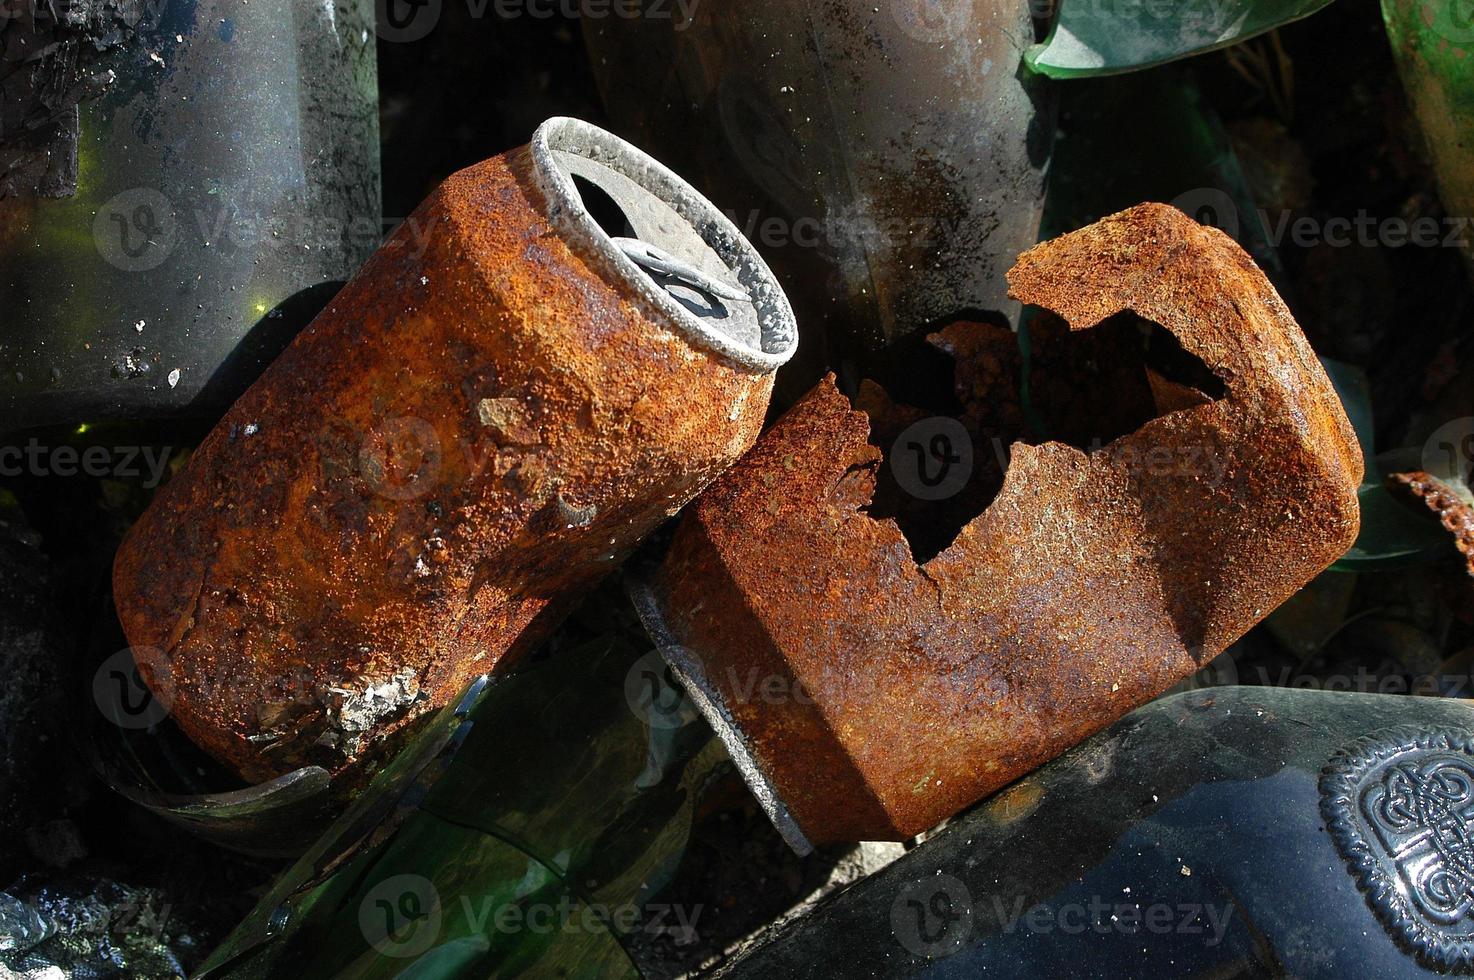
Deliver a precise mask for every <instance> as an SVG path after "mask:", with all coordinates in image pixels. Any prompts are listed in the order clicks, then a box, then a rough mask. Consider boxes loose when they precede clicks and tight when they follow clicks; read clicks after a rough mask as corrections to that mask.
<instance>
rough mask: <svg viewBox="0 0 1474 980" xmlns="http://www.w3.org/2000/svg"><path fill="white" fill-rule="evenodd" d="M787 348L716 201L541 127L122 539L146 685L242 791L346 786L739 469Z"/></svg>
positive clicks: (470, 173)
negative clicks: (320, 779) (317, 769)
mask: <svg viewBox="0 0 1474 980" xmlns="http://www.w3.org/2000/svg"><path fill="white" fill-rule="evenodd" d="M594 201H599V202H601V204H599V205H595V204H593V203H592V202H594ZM591 208H592V210H591ZM595 213H598V214H600V220H603V221H604V222H606V223H608V224H610V225H611V229H610V230H609V231H606V230H605V228H604V227H602V226H601V224H600V223H599V221H596V220H595V217H594V214H595ZM611 232H612V233H611ZM621 233H622V234H621ZM631 256H634V258H632V257H631ZM796 342H797V336H796V330H795V325H794V321H793V316H792V312H791V310H790V308H789V306H788V302H787V299H786V298H785V296H784V295H783V293H782V291H781V289H779V288H778V286H777V285H776V283H775V282H774V280H773V277H772V275H771V273H770V272H769V270H768V268H767V266H766V265H765V264H764V263H763V261H762V259H761V258H760V257H759V256H758V255H757V253H756V252H755V251H754V250H753V248H752V247H751V246H750V245H749V244H748V243H747V241H746V240H745V239H744V238H743V237H742V236H741V234H740V233H739V232H738V231H737V229H736V228H735V227H733V226H732V224H731V223H730V222H728V221H727V220H726V219H725V218H723V217H722V215H721V214H720V213H719V212H718V211H717V210H716V209H715V208H714V207H712V206H711V205H710V204H709V203H708V202H707V201H706V200H705V199H703V198H702V197H701V196H700V195H698V194H697V193H696V192H695V191H694V190H692V189H691V188H690V186H689V185H687V184H686V183H684V182H683V181H682V180H681V179H680V178H678V177H677V176H676V175H675V174H674V173H672V172H671V171H669V170H668V169H666V168H665V167H663V166H661V165H660V164H659V163H657V162H656V161H655V160H653V159H651V158H650V157H649V156H647V155H645V154H644V153H642V152H640V151H639V150H637V149H635V148H634V147H632V146H630V145H629V144H627V143H625V142H624V141H622V140H620V139H618V138H616V137H614V136H612V135H610V134H608V133H606V132H603V131H602V130H599V129H597V128H595V127H593V126H590V125H588V124H586V123H583V122H579V121H577V120H572V119H553V120H550V121H549V122H547V123H545V124H544V125H543V126H542V127H541V128H540V129H539V130H538V131H537V134H536V135H535V137H534V138H533V141H532V143H531V144H530V145H529V146H527V147H524V148H521V149H518V150H514V151H512V152H509V153H507V154H505V155H503V156H499V157H496V158H493V159H491V160H487V161H485V162H483V163H481V164H478V165H476V166H474V167H471V168H469V169H466V170H463V171H461V172H459V173H457V174H454V175H452V176H451V177H450V178H449V179H447V180H446V181H445V183H444V184H442V185H441V186H440V187H439V188H438V189H437V190H436V191H435V192H434V193H433V194H432V195H431V196H430V198H429V199H428V200H426V201H425V202H424V204H423V205H422V206H421V207H420V208H418V209H417V211H416V212H415V214H414V216H413V217H412V218H411V219H410V220H409V221H407V222H406V223H405V224H404V225H403V226H402V227H401V228H400V229H399V230H398V231H397V232H396V233H395V234H394V235H393V236H392V237H391V238H390V239H389V240H388V241H387V242H386V243H385V244H384V246H383V247H382V248H380V249H379V251H378V252H377V253H376V254H375V255H374V256H373V258H372V259H371V260H370V261H369V262H368V264H367V265H365V266H364V268H363V270H362V271H361V272H360V273H359V274H358V275H357V276H356V277H355V278H354V279H353V280H352V281H351V282H350V283H349V284H348V285H347V286H346V287H345V288H344V289H343V291H342V293H341V294H340V295H339V296H338V297H337V299H336V300H335V301H334V302H333V304H332V305H331V306H330V307H329V308H328V309H327V310H326V311H325V312H324V313H323V314H322V315H320V316H319V317H318V318H317V319H316V320H315V321H314V322H313V323H312V324H311V325H310V326H309V327H308V328H307V329H306V330H305V331H304V332H303V333H302V334H301V335H300V336H299V337H298V338H297V339H296V340H295V341H294V342H293V344H292V345H291V346H290V347H289V348H288V350H287V351H286V352H285V354H283V355H282V357H281V358H280V359H278V360H277V361H276V362H275V363H274V364H272V365H271V367H270V368H269V369H268V370H267V371H266V372H265V374H264V375H263V376H262V377H261V378H260V380H259V381H258V382H257V383H256V384H255V385H254V386H253V387H252V388H251V389H250V391H249V392H248V393H247V394H246V395H245V396H244V397H243V398H242V399H241V400H240V401H239V402H238V403H237V404H236V405H235V406H234V407H233V408H231V410H230V411H229V413H228V414H227V415H226V416H225V417H224V419H223V420H222V421H221V422H220V424H219V425H218V426H217V427H216V428H215V429H214V430H213V431H212V432H211V433H210V435H209V436H208V437H207V438H206V439H205V441H204V443H203V444H202V445H201V446H200V448H199V450H198V452H197V453H196V454H195V455H194V456H193V457H192V459H191V460H190V461H189V463H188V465H187V466H186V467H185V468H184V469H183V471H182V472H180V473H179V474H178V476H176V477H175V478H174V479H173V480H171V481H170V482H169V483H168V484H166V485H165V486H164V488H163V489H162V490H161V491H160V493H159V494H158V496H157V498H156V499H155V501H154V502H153V504H152V506H151V507H150V508H149V510H148V511H147V513H145V515H144V516H143V517H142V519H141V520H140V521H139V522H138V523H137V524H136V526H134V527H133V528H132V530H131V532H130V533H129V535H128V537H127V539H126V541H125V542H124V544H123V546H122V549H121V551H120V553H119V555H118V558H117V563H116V567H115V574H114V591H115V597H116V600H117V605H118V610H119V613H120V616H121V619H122V622H123V626H124V628H125V630H126V632H127V635H128V638H129V641H130V642H131V643H132V644H133V645H134V649H135V659H136V660H137V662H138V665H139V668H140V670H141V672H142V673H143V676H144V679H145V681H146V682H147V683H148V684H149V686H150V688H151V689H152V691H153V693H154V694H155V696H156V697H157V698H159V699H160V700H162V701H165V702H167V706H168V708H169V710H170V713H171V714H172V717H173V718H174V720H175V721H176V722H177V723H178V724H179V726H180V727H181V728H182V729H183V730H184V732H185V733H186V734H187V735H189V736H190V737H191V738H192V739H193V740H194V741H195V742H197V743H198V744H199V745H201V746H202V747H204V748H205V749H206V750H207V751H209V752H210V753H211V754H212V755H214V756H215V757H216V758H218V759H219V760H221V761H222V762H224V763H226V764H227V765H229V766H231V767H232V768H233V769H235V770H236V771H237V772H239V773H240V775H242V776H243V777H244V778H246V779H248V780H253V781H254V780H260V779H264V778H268V777H271V776H274V775H276V774H279V773H282V772H285V771H288V770H291V769H293V768H295V767H297V766H301V765H307V764H316V765H321V766H324V767H325V768H327V769H329V770H330V771H333V772H335V773H338V772H342V771H343V770H345V769H348V768H350V767H353V768H355V770H357V771H359V772H362V771H364V770H366V769H367V768H369V766H368V765H367V764H368V763H371V762H372V761H373V760H375V759H377V758H379V757H381V756H382V755H383V754H384V752H385V751H387V750H388V745H389V743H390V742H392V741H395V740H393V739H390V738H389V737H390V736H393V735H395V734H396V733H398V732H400V731H401V730H402V729H404V728H405V726H407V725H409V724H410V723H411V722H412V721H414V720H415V719H416V718H419V717H421V716H423V715H424V714H426V713H427V712H429V711H431V710H433V709H434V708H436V707H439V706H442V705H444V704H446V703H448V702H449V701H451V700H453V699H454V698H455V697H456V696H457V695H458V694H459V693H460V692H461V691H462V690H463V689H464V688H465V687H466V684H467V683H468V682H469V681H470V680H471V679H472V678H473V677H474V676H476V675H478V674H481V673H485V672H488V671H491V670H493V669H495V668H498V667H503V666H506V665H508V664H509V663H510V662H511V661H512V660H513V659H514V658H515V656H516V655H517V654H518V653H519V652H521V651H523V650H525V649H526V648H527V647H528V646H530V645H531V644H533V643H534V642H535V641H536V640H537V639H538V638H540V637H541V636H543V635H544V634H545V632H546V630H547V629H548V628H549V627H550V626H551V625H552V624H553V623H554V622H555V621H556V619H557V618H558V616H559V614H560V612H561V611H563V610H564V609H565V608H566V607H567V604H568V602H569V600H571V599H573V598H575V597H577V596H578V595H579V594H580V592H581V591H582V590H584V589H585V588H586V587H588V586H590V585H591V584H592V583H594V582H595V581H597V580H598V579H599V578H600V577H601V576H602V575H603V574H604V573H606V572H607V571H609V570H611V569H613V568H614V567H615V566H616V565H617V564H618V563H619V562H620V561H621V560H622V558H623V557H624V556H625V555H626V554H627V553H628V552H629V551H630V550H631V549H632V548H633V546H634V545H635V544H636V543H637V542H638V541H640V539H641V538H643V537H644V536H645V535H646V534H647V533H648V532H649V531H651V530H652V529H653V528H655V527H656V526H657V525H658V524H659V523H661V522H662V521H664V520H665V519H666V518H668V517H669V516H671V515H673V514H675V513H676V512H677V511H679V510H680V508H681V507H682V506H684V505H685V504H686V502H687V501H689V500H690V499H691V498H692V497H694V496H695V495H696V494H697V493H698V492H699V491H700V490H701V489H702V487H704V486H705V485H706V484H707V482H709V481H710V480H711V479H712V478H714V477H715V476H716V475H718V474H719V473H721V472H722V471H723V470H724V469H726V468H727V467H728V466H729V465H730V464H731V463H733V462H734V461H735V460H736V459H738V458H739V457H740V456H741V455H742V453H743V452H744V451H745V450H746V449H747V448H748V447H750V446H751V445H752V443H753V441H754V440H755V439H756V438H757V436H758V433H759V432H760V431H761V428H762V425H763V419H764V415H765V412H766V409H767V405H768V400H769V395H770V393H771V390H772V384H773V374H774V372H775V371H776V369H777V368H778V366H779V365H781V364H782V363H784V361H785V360H786V359H787V358H788V357H789V356H790V355H791V354H792V352H793V349H794V347H795V345H796Z"/></svg>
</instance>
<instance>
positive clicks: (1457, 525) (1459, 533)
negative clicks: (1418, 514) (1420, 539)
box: [1387, 471, 1474, 578]
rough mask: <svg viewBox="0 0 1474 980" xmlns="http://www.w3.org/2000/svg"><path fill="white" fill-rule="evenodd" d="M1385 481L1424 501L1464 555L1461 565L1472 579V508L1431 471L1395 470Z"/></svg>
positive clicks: (1473, 531) (1473, 533)
mask: <svg viewBox="0 0 1474 980" xmlns="http://www.w3.org/2000/svg"><path fill="white" fill-rule="evenodd" d="M1387 484H1388V486H1390V487H1391V488H1393V489H1394V490H1400V491H1402V492H1404V493H1406V494H1408V495H1410V496H1412V497H1414V498H1416V499H1417V500H1420V501H1422V502H1423V504H1424V505H1425V506H1426V507H1427V508H1428V510H1429V511H1431V512H1432V513H1433V516H1435V517H1437V518H1438V522H1439V523H1440V524H1442V525H1443V527H1444V530H1446V531H1448V533H1449V534H1452V535H1453V538H1454V546H1455V547H1456V548H1458V549H1459V553H1460V554H1462V555H1463V556H1464V565H1465V567H1466V568H1467V569H1468V571H1469V575H1470V577H1471V578H1474V507H1471V506H1470V505H1469V504H1468V503H1466V502H1465V501H1464V500H1463V499H1461V498H1460V497H1459V495H1458V493H1457V492H1456V491H1455V490H1454V488H1453V487H1451V486H1449V485H1448V484H1447V483H1445V482H1444V481H1442V480H1440V479H1438V478H1437V477H1436V476H1433V475H1432V474H1430V473H1424V472H1422V471H1416V472H1412V473H1394V474H1392V475H1391V476H1389V477H1388V478H1387Z"/></svg>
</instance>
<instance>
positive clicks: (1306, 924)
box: [725, 687, 1474, 980]
mask: <svg viewBox="0 0 1474 980" xmlns="http://www.w3.org/2000/svg"><path fill="white" fill-rule="evenodd" d="M1471 834H1474V710H1471V707H1470V705H1469V703H1468V702H1461V701H1449V700H1442V699H1432V698H1413V697H1391V696H1381V695H1358V694H1338V693H1325V692H1319V691H1305V690H1294V689H1283V688H1247V687H1235V688H1210V689H1206V690H1200V691H1195V692H1190V693H1187V694H1181V695H1177V696H1175V697H1171V698H1167V699H1164V700H1160V701H1156V702H1154V703H1152V704H1150V705H1148V706H1146V707H1144V708H1141V709H1139V710H1138V711H1136V712H1134V713H1133V714H1131V715H1129V716H1127V717H1126V718H1124V719H1122V720H1121V721H1120V722H1118V723H1117V724H1116V725H1114V726H1113V727H1111V728H1110V729H1108V730H1107V731H1105V732H1103V733H1101V734H1100V735H1098V736H1096V737H1095V738H1093V739H1091V740H1090V741H1088V742H1085V743H1083V744H1082V745H1080V746H1079V747H1077V748H1075V749H1074V750H1072V751H1070V752H1069V753H1067V754H1065V755H1064V756H1061V757H1060V758H1059V759H1057V760H1056V761H1055V762H1052V763H1050V764H1049V765H1048V766H1046V767H1044V768H1043V769H1040V770H1039V771H1037V772H1036V773H1034V774H1033V775H1031V776H1029V777H1027V778H1025V779H1023V780H1020V781H1019V782H1018V783H1015V784H1014V785H1013V786H1012V787H1011V788H1009V789H1008V790H1006V791H1004V792H1003V793H1000V794H999V795H997V796H995V797H993V798H992V799H991V800H990V801H988V802H987V803H986V804H984V805H982V806H980V807H978V808H977V809H975V810H973V811H971V812H970V813H968V814H967V815H966V816H964V817H961V818H959V819H958V820H956V821H954V822H953V823H952V824H951V825H950V826H948V827H947V828H946V829H945V830H944V831H942V832H941V833H939V834H938V835H937V836H935V837H933V838H931V839H929V840H927V841H926V842H925V843H924V844H922V845H921V846H920V847H918V848H916V849H915V850H913V851H911V852H910V853H908V854H907V855H905V856H904V857H903V858H901V859H900V860H898V861H897V862H896V863H894V864H892V865H891V866H890V867H888V868H886V869H885V870H884V871H882V872H880V873H878V874H876V875H874V876H872V877H870V878H868V879H866V880H864V881H862V882H860V883H859V884H857V885H855V886H853V887H851V888H850V889H849V890H848V891H846V892H844V893H842V894H841V895H839V896H837V897H836V898H834V899H832V900H830V901H829V902H827V903H825V904H822V905H820V906H819V907H818V908H817V909H815V910H814V911H813V912H812V913H810V914H809V915H808V916H806V917H805V918H803V919H800V920H798V921H797V922H795V923H794V924H793V925H792V926H791V927H789V928H786V929H784V930H781V931H780V932H778V933H777V934H776V935H774V936H772V937H770V938H769V939H768V940H767V941H766V942H765V943H764V944H763V945H761V946H759V947H758V948H757V949H756V950H755V951H754V952H753V953H752V954H751V955H749V956H748V957H747V958H745V959H744V960H743V961H742V962H741V963H740V964H739V965H738V966H737V967H736V968H734V969H733V970H732V971H731V972H730V973H729V974H725V975H726V976H729V977H732V978H742V980H746V978H759V977H761V978H767V977H793V978H800V977H846V978H848V977H858V976H865V977H982V976H986V977H1048V976H1072V977H1111V978H1115V977H1167V976H1170V977H1240V976H1293V977H1328V978H1330V977H1336V978H1339V977H1352V976H1362V977H1402V976H1425V975H1428V976H1431V975H1437V974H1440V973H1444V972H1465V973H1466V972H1469V970H1470V969H1471V967H1474V940H1471V937H1474V873H1471V870H1470V865H1469V860H1468V856H1469V849H1468V843H1467V842H1468V840H1469V839H1470V835H1471Z"/></svg>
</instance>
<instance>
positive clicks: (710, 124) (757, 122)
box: [584, 0, 1054, 367]
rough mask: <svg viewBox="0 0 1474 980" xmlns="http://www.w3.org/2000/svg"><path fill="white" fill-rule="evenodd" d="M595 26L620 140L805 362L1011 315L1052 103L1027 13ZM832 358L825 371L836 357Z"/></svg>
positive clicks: (917, 5)
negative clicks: (780, 318)
mask: <svg viewBox="0 0 1474 980" xmlns="http://www.w3.org/2000/svg"><path fill="white" fill-rule="evenodd" d="M641 11H642V12H641V15H640V16H638V17H605V18H597V19H596V18H586V19H585V21H584V26H585V31H584V36H585V40H586V42H587V44H588V47H589V50H590V53H591V55H592V58H593V65H594V70H595V75H596V78H597V79H598V82H599V87H600V92H601V94H602V95H603V97H604V101H605V104H606V107H607V109H608V111H609V115H610V118H611V119H612V120H613V121H614V123H615V125H616V126H617V127H618V128H619V130H620V131H621V133H622V135H626V136H629V137H633V138H635V139H636V142H638V143H640V144H641V145H643V146H646V147H647V148H649V149H650V151H651V152H652V153H654V154H655V155H656V156H658V157H660V158H661V159H663V160H665V161H667V162H668V163H669V164H670V165H671V166H672V167H674V168H675V169H676V170H677V171H678V172H680V173H683V174H684V175H685V176H686V177H687V179H689V180H691V181H692V182H693V183H694V184H696V186H697V187H698V188H700V189H701V190H703V192H704V193H706V194H707V196H709V197H710V198H711V199H712V200H713V201H715V202H716V203H717V205H718V206H719V207H722V208H724V209H726V210H728V212H729V215H732V216H734V219H735V221H736V224H737V225H738V227H739V228H742V229H743V230H744V232H745V234H746V235H747V237H748V238H749V239H751V240H752V242H753V243H754V244H755V245H756V246H757V247H758V249H759V250H760V251H761V252H762V253H763V255H764V257H765V258H767V259H768V261H769V264H771V265H772V266H773V269H774V271H775V272H776V273H777V275H778V278H779V280H780V281H781V282H782V284H783V287H784V289H785V290H786V291H787V293H788V294H789V296H790V297H791V298H792V300H793V305H794V308H795V310H796V312H797V314H798V320H799V324H800V327H801V329H803V330H804V336H805V341H806V342H805V345H804V349H803V350H802V351H801V352H800V359H801V360H802V361H803V362H804V363H805V364H808V365H809V366H810V367H813V366H814V365H817V364H822V363H824V360H823V355H824V353H825V352H824V343H823V341H825V340H829V341H831V342H832V343H833V344H834V346H835V348H836V351H835V353H836V354H838V355H845V354H853V355H855V356H862V357H863V356H864V352H866V351H872V352H873V351H875V350H877V349H879V348H881V347H883V346H885V345H887V344H890V343H893V342H895V341H897V340H899V339H901V338H904V337H906V336H908V335H911V334H914V333H916V332H917V331H918V330H921V329H924V328H927V327H937V326H944V325H945V324H946V323H948V322H950V321H951V320H952V319H956V318H957V317H958V316H959V315H961V314H964V313H966V314H969V315H972V316H973V317H974V318H975V317H976V316H978V315H981V314H995V315H999V316H1003V315H1007V316H1012V315H1013V314H1014V313H1016V307H1015V306H1014V305H1013V304H1012V303H1011V302H1010V301H1009V300H1008V298H1007V295H1006V294H1007V285H1006V283H1005V282H1004V273H1005V272H1006V271H1007V270H1008V268H1009V267H1010V266H1011V265H1012V264H1013V262H1014V259H1015V258H1016V257H1017V255H1018V253H1019V252H1021V251H1023V250H1024V249H1026V248H1029V247H1030V246H1032V245H1034V243H1035V242H1036V241H1037V234H1038V229H1039V216H1040V212H1041V209H1042V206H1043V190H1044V174H1045V169H1046V166H1047V163H1048V159H1049V153H1050V146H1051V141H1052V139H1053V132H1054V113H1053V99H1054V91H1053V89H1052V88H1050V87H1049V84H1048V83H1047V82H1043V81H1041V80H1039V79H1036V78H1033V77H1031V75H1030V73H1029V72H1028V71H1027V70H1026V69H1024V68H1023V67H1022V65H1021V62H1020V57H1021V53H1022V51H1023V50H1024V49H1025V48H1026V47H1027V46H1028V45H1029V44H1030V43H1031V42H1032V41H1033V39H1034V25H1033V21H1032V19H1031V17H1030V7H1029V5H1028V4H1026V3H1023V2H1018V0H968V2H959V3H948V4H937V3H925V2H915V0H887V2H885V3H880V4H875V5H871V4H842V3H828V2H826V3H813V2H809V0H773V2H764V3H752V2H747V0H711V2H705V3H700V4H696V5H694V6H693V7H692V8H691V10H690V12H689V18H687V17H686V16H685V14H684V13H683V12H682V10H681V9H680V8H679V6H678V5H666V4H657V3H654V2H650V3H646V4H642V5H641ZM833 362H834V358H831V363H833Z"/></svg>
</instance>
